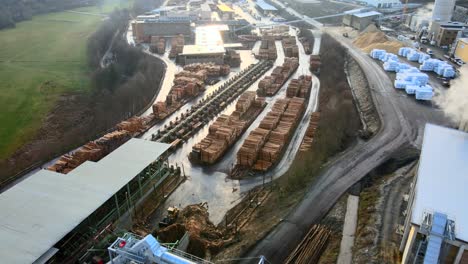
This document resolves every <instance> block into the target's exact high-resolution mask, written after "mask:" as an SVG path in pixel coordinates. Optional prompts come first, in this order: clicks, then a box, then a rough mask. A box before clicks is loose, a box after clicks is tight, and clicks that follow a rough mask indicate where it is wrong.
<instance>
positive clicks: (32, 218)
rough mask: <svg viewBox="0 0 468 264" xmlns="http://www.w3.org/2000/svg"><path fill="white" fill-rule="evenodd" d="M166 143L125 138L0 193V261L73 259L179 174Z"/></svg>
mask: <svg viewBox="0 0 468 264" xmlns="http://www.w3.org/2000/svg"><path fill="white" fill-rule="evenodd" d="M169 147H170V145H168V144H162V143H156V142H151V141H146V140H142V139H131V140H130V141H128V142H127V143H125V144H124V145H122V146H121V147H120V148H118V149H116V150H115V151H113V152H112V153H110V154H109V155H107V156H106V157H104V158H103V159H101V160H100V161H99V162H91V161H87V162H85V163H83V164H82V165H80V166H79V167H77V168H76V169H74V170H73V171H71V172H70V173H68V174H66V175H65V174H60V173H57V172H52V171H49V170H40V171H38V172H37V173H35V174H34V175H31V176H30V177H28V178H26V179H24V180H23V181H21V182H19V183H17V184H16V185H15V186H13V187H11V188H10V189H8V190H6V191H5V192H4V193H2V195H1V196H0V207H1V208H2V216H1V217H0V237H1V238H2V241H3V243H1V245H0V255H1V256H2V263H33V262H34V263H44V262H46V261H49V260H51V259H53V260H54V261H55V263H65V262H68V263H74V262H75V261H77V258H78V257H79V256H81V255H82V253H83V252H86V250H87V249H88V247H87V246H89V244H90V243H93V242H96V241H99V238H102V236H106V235H107V234H108V232H110V231H112V230H109V229H111V227H112V225H113V224H115V223H116V222H122V221H127V220H129V219H130V220H131V215H130V212H131V211H134V208H136V207H137V206H138V204H139V203H140V202H141V201H142V200H143V199H144V198H145V197H146V196H147V195H148V194H150V193H152V192H153V191H154V190H156V191H158V186H160V185H163V184H164V183H165V182H166V181H169V180H172V179H173V178H174V176H180V170H179V169H174V168H171V167H169V165H168V163H167V157H166V156H167V150H168V149H169Z"/></svg>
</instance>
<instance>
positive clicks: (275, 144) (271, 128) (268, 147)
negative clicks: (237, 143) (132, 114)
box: [237, 97, 305, 171]
mask: <svg viewBox="0 0 468 264" xmlns="http://www.w3.org/2000/svg"><path fill="white" fill-rule="evenodd" d="M304 105H305V99H303V98H298V97H294V98H286V99H279V100H277V101H276V102H275V104H274V105H273V107H272V109H271V111H270V112H268V113H267V115H266V116H265V117H264V118H263V120H262V121H261V122H260V124H259V126H258V128H256V129H255V130H253V131H252V132H251V133H250V135H249V136H248V137H247V138H246V140H245V141H244V143H243V145H242V147H241V148H240V149H239V152H237V165H239V166H241V167H253V169H254V170H259V171H266V170H268V169H269V168H270V167H271V166H272V165H273V164H274V163H275V162H276V161H277V160H278V159H279V157H280V154H281V151H282V150H283V148H284V146H285V145H286V144H287V141H288V140H289V138H290V136H291V133H292V132H293V128H294V127H295V126H296V125H297V123H298V121H299V119H300V116H301V114H302V112H303V110H304Z"/></svg>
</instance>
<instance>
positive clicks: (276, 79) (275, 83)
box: [257, 58, 299, 96]
mask: <svg viewBox="0 0 468 264" xmlns="http://www.w3.org/2000/svg"><path fill="white" fill-rule="evenodd" d="M297 67H299V61H298V59H297V58H285V59H284V62H283V65H282V66H276V67H275V68H274V69H273V72H272V73H271V75H270V76H265V77H264V78H263V79H262V80H261V81H260V82H259V83H258V89H257V94H258V95H259V96H273V95H275V94H276V93H277V92H278V91H279V89H280V88H281V87H282V86H283V84H284V83H285V82H286V81H287V80H288V78H289V76H291V75H292V74H293V73H294V72H295V71H296V69H297Z"/></svg>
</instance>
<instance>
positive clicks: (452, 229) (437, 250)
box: [400, 124, 468, 264]
mask: <svg viewBox="0 0 468 264" xmlns="http://www.w3.org/2000/svg"><path fill="white" fill-rule="evenodd" d="M467 160H468V133H466V132H462V131H459V130H454V129H450V128H444V127H440V126H436V125H431V124H427V125H426V128H425V131H424V140H423V144H422V150H421V156H420V160H419V164H418V168H417V173H416V176H415V178H414V182H413V184H412V189H411V191H410V194H409V198H408V208H407V210H406V219H405V224H404V234H403V239H402V242H401V244H400V251H403V258H402V263H403V264H406V263H455V264H458V263H468V250H467V249H468V210H467V207H466V201H467V200H468V196H467V195H468V194H467V192H466V186H468V166H466V164H467V163H466V161H467Z"/></svg>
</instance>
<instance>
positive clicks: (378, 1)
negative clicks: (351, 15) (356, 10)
mask: <svg viewBox="0 0 468 264" xmlns="http://www.w3.org/2000/svg"><path fill="white" fill-rule="evenodd" d="M361 2H364V3H366V4H367V5H368V6H373V7H377V8H379V9H386V8H388V9H390V8H396V7H400V6H401V2H400V1H399V0H362V1H361Z"/></svg>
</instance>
